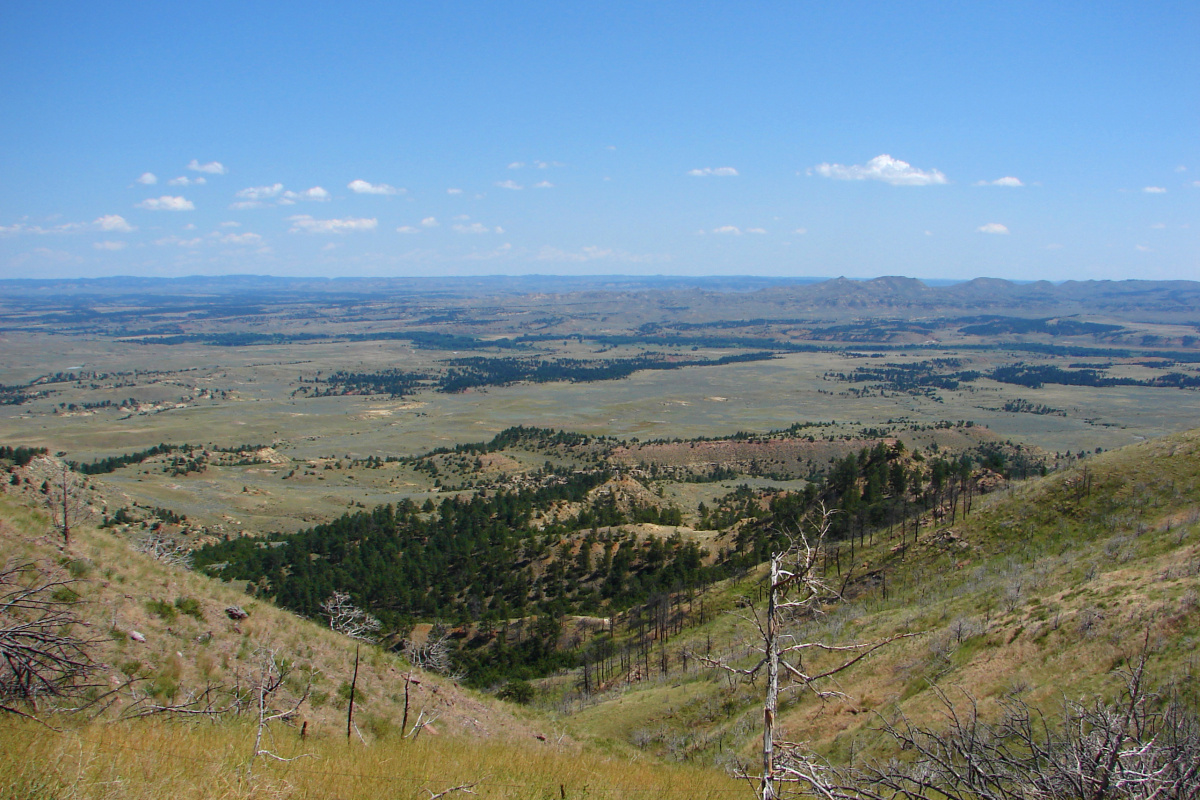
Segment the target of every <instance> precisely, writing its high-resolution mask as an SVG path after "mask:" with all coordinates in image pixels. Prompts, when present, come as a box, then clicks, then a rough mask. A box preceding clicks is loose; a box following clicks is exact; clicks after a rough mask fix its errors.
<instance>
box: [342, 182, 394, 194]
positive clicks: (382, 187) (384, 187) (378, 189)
mask: <svg viewBox="0 0 1200 800" xmlns="http://www.w3.org/2000/svg"><path fill="white" fill-rule="evenodd" d="M347 188H348V189H349V190H350V191H352V192H354V193H355V194H397V193H399V192H403V191H404V190H403V189H397V188H396V187H395V186H389V185H388V184H386V183H367V182H366V181H364V180H354V181H350V183H349V184H347Z"/></svg>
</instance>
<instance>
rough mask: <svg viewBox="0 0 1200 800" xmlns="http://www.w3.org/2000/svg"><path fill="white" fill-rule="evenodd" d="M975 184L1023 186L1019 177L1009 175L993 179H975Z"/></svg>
mask: <svg viewBox="0 0 1200 800" xmlns="http://www.w3.org/2000/svg"><path fill="white" fill-rule="evenodd" d="M975 185H976V186H1024V185H1025V184H1023V183H1021V179H1020V178H1014V177H1013V176H1011V175H1009V176H1007V177H1004V178H997V179H996V180H994V181H975Z"/></svg>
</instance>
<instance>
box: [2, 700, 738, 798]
mask: <svg viewBox="0 0 1200 800" xmlns="http://www.w3.org/2000/svg"><path fill="white" fill-rule="evenodd" d="M253 741H254V728H253V726H252V725H250V724H246V723H243V722H227V723H222V724H218V725H211V724H204V723H201V724H184V723H172V722H169V721H163V720H138V721H136V722H131V723H115V724H90V725H84V726H82V727H68V728H67V729H66V730H64V731H62V732H56V731H52V730H50V729H48V728H46V727H44V726H42V725H39V724H37V723H33V722H29V721H26V720H13V719H8V720H4V721H2V722H0V796H3V797H5V798H13V799H14V800H17V799H18V798H19V799H20V800H41V798H54V797H71V798H80V799H81V800H92V799H95V800H99V799H100V798H122V800H160V799H161V800H166V799H167V798H170V800H191V799H192V798H194V799H195V800H202V799H203V800H235V798H236V799H240V798H246V799H247V800H249V799H250V798H276V797H303V798H312V799H313V800H320V799H323V798H330V800H333V799H334V798H336V799H337V800H354V799H355V798H364V799H365V798H378V797H421V798H426V797H429V795H430V793H437V792H441V791H443V790H446V789H449V788H451V787H454V786H459V785H463V784H475V786H474V787H473V791H475V792H476V794H478V795H479V796H481V797H493V798H546V799H547V800H550V799H551V798H561V797H567V798H582V797H587V798H639V797H642V798H689V800H691V799H695V800H703V798H714V800H715V799H716V798H729V797H737V796H739V795H741V794H743V793H746V791H747V790H746V787H745V786H744V785H738V784H737V783H736V782H735V781H734V780H733V779H732V778H729V777H727V776H725V775H723V774H722V773H720V772H717V771H714V770H701V769H696V768H692V767H686V766H681V765H663V764H660V763H657V762H653V761H651V760H648V759H644V758H633V759H618V758H612V757H605V756H601V755H596V754H593V753H588V752H583V751H580V750H579V749H578V748H577V747H574V746H570V745H559V744H556V743H554V742H531V743H520V744H518V743H514V742H511V741H505V740H500V739H491V740H487V741H481V740H467V739H461V738H454V737H446V736H443V737H436V738H435V737H421V738H419V739H418V740H416V741H413V740H411V739H408V740H404V739H400V738H399V737H395V738H384V739H382V740H379V741H375V742H373V743H372V744H370V745H369V746H366V745H363V744H362V743H361V742H358V741H355V742H353V743H351V744H347V742H346V740H345V739H344V738H341V737H335V736H325V737H316V738H313V737H310V738H309V739H307V740H303V741H302V740H301V739H300V737H299V735H298V733H297V731H296V730H295V729H283V730H281V731H278V732H276V733H275V735H274V736H273V737H270V738H268V739H267V740H266V741H267V742H268V743H269V746H270V747H271V748H272V749H273V751H274V752H275V753H277V754H279V755H280V756H283V757H287V758H291V759H294V760H291V761H287V762H280V761H274V760H272V759H269V758H264V757H260V758H258V759H256V760H255V763H254V765H253V770H252V771H250V770H249V769H248V767H249V755H250V752H251V750H252V746H253ZM453 796H460V797H461V796H463V795H461V794H458V795H453Z"/></svg>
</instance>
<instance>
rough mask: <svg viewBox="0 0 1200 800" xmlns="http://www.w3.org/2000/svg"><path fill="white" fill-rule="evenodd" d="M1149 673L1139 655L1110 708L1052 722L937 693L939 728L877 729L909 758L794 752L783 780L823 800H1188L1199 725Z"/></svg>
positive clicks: (1026, 710) (1019, 708)
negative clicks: (842, 762)
mask: <svg viewBox="0 0 1200 800" xmlns="http://www.w3.org/2000/svg"><path fill="white" fill-rule="evenodd" d="M1145 664H1146V660H1145V655H1144V652H1143V656H1142V657H1141V658H1140V659H1139V661H1138V662H1137V664H1136V665H1134V666H1131V667H1128V668H1126V669H1124V670H1122V671H1121V672H1120V673H1119V674H1120V677H1121V678H1122V683H1123V686H1122V689H1121V692H1120V695H1119V696H1118V697H1117V698H1116V699H1115V700H1114V701H1113V702H1110V703H1104V702H1094V703H1084V702H1079V701H1074V700H1068V701H1064V703H1063V705H1062V710H1061V712H1059V713H1058V714H1056V715H1055V714H1044V713H1042V712H1041V711H1039V710H1038V709H1036V708H1033V707H1031V706H1030V705H1029V704H1028V703H1026V702H1025V700H1023V699H1022V698H1020V697H1019V696H1017V695H1009V696H1007V697H1004V698H1002V699H1001V700H1000V711H1001V713H1000V718H999V721H997V722H990V721H987V720H985V719H983V718H982V716H981V715H980V712H979V708H978V705H977V703H976V701H975V698H973V697H972V696H970V695H969V694H967V693H965V692H963V693H962V694H961V699H958V700H957V702H954V701H952V698H951V697H950V696H949V695H948V694H946V693H945V692H943V691H941V690H936V689H935V691H937V693H938V697H939V699H940V700H941V702H942V705H943V717H944V723H943V726H942V727H941V728H939V729H935V728H933V727H921V726H918V725H915V724H914V723H912V722H911V721H910V720H908V719H907V718H905V717H903V716H900V717H899V718H898V719H892V720H885V721H884V723H883V730H884V731H885V732H886V733H887V734H889V735H890V736H891V737H892V738H893V739H894V740H895V741H896V743H897V744H898V745H899V747H900V749H901V750H903V751H906V752H908V753H910V754H911V757H909V758H906V759H904V760H902V761H901V760H895V759H893V760H889V761H883V762H868V763H866V764H862V765H858V766H855V767H848V768H835V767H833V766H832V765H830V764H828V763H824V762H822V761H820V760H819V759H818V758H816V757H814V756H812V754H811V753H803V754H800V753H797V756H798V757H797V758H795V759H793V760H792V761H791V762H790V765H789V769H790V772H789V777H790V778H792V779H793V780H795V781H796V782H797V783H799V784H800V785H801V786H802V787H803V789H804V790H805V792H806V793H808V794H812V795H819V796H821V797H824V798H825V800H884V798H903V799H904V800H1194V799H1195V798H1196V797H1198V796H1200V718H1198V717H1197V715H1196V711H1195V708H1194V707H1188V705H1187V704H1186V703H1184V702H1182V700H1181V698H1179V697H1178V696H1177V695H1175V694H1174V693H1173V692H1171V691H1166V692H1157V691H1153V690H1151V689H1149V688H1148V687H1147V686H1146V684H1145Z"/></svg>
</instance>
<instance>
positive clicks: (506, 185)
mask: <svg viewBox="0 0 1200 800" xmlns="http://www.w3.org/2000/svg"><path fill="white" fill-rule="evenodd" d="M496 185H497V186H499V187H500V188H501V189H512V190H513V191H517V190H518V189H524V188H525V187H524V186H522V185H521V184H519V183H517V182H516V181H496Z"/></svg>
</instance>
